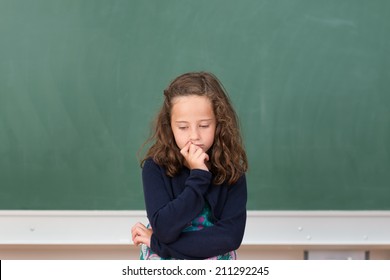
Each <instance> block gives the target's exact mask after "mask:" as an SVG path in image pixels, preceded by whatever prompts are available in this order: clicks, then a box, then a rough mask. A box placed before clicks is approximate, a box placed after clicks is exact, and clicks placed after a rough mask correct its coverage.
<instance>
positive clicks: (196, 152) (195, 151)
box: [180, 141, 209, 171]
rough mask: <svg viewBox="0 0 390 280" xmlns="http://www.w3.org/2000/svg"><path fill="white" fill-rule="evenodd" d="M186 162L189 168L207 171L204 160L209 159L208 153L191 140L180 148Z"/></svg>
mask: <svg viewBox="0 0 390 280" xmlns="http://www.w3.org/2000/svg"><path fill="white" fill-rule="evenodd" d="M180 153H181V154H182V155H183V157H184V159H185V160H186V163H187V165H188V167H189V168H190V169H202V170H206V171H209V169H208V168H207V165H206V162H207V161H209V155H208V154H207V153H205V152H204V151H203V149H202V148H201V147H199V146H197V145H195V144H192V142H191V141H190V142H188V143H187V144H186V145H185V146H184V147H183V149H181V150H180Z"/></svg>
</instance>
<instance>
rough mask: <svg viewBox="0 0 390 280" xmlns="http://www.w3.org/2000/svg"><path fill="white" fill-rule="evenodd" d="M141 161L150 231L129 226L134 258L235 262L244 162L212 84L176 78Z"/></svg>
mask: <svg viewBox="0 0 390 280" xmlns="http://www.w3.org/2000/svg"><path fill="white" fill-rule="evenodd" d="M164 96H165V100H164V104H163V106H162V108H161V110H160V112H159V114H158V116H157V119H156V123H155V131H154V134H153V135H152V137H151V138H150V141H153V144H152V146H151V147H150V149H149V150H148V152H147V155H146V157H145V159H144V160H143V161H142V163H141V166H142V168H143V169H142V179H143V187H144V195H145V204H146V212H147V216H148V219H149V223H150V226H148V227H146V226H145V225H143V224H141V223H137V224H136V225H134V226H133V227H132V239H133V242H134V244H135V245H137V246H138V245H141V255H140V258H141V259H235V258H236V253H235V250H236V249H237V248H238V247H239V246H240V244H241V241H242V238H243V235H244V229H245V222H246V202H247V187H246V179H245V172H246V170H247V166H248V163H247V157H246V154H245V151H244V148H243V144H242V140H241V136H240V131H239V126H238V119H237V115H236V113H235V111H234V109H233V107H232V105H231V102H230V100H229V98H228V96H227V94H226V92H225V90H224V88H223V86H222V84H221V83H220V82H219V81H218V79H217V78H216V77H215V76H214V75H212V74H210V73H205V72H199V73H187V74H183V75H181V76H179V77H178V78H176V79H175V80H174V81H173V82H172V83H171V84H170V85H169V86H168V88H167V89H166V90H165V91H164Z"/></svg>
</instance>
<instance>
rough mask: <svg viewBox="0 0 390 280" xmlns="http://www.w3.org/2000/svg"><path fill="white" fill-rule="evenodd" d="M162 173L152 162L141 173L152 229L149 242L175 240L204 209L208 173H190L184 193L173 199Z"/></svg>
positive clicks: (145, 165)
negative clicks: (152, 240) (153, 240)
mask: <svg viewBox="0 0 390 280" xmlns="http://www.w3.org/2000/svg"><path fill="white" fill-rule="evenodd" d="M163 173H164V171H163V170H162V169H161V167H160V166H158V165H157V164H156V163H155V162H154V161H152V160H151V159H149V160H147V161H145V164H144V167H143V170H142V180H143V186H144V196H145V204H146V212H147V216H148V219H149V222H150V225H151V227H152V229H153V236H152V239H158V240H159V241H160V242H163V243H171V242H173V241H175V240H176V239H177V238H178V237H179V235H180V234H181V232H182V230H183V229H184V228H185V227H186V226H187V224H188V223H189V222H190V221H191V220H192V219H194V218H195V217H196V216H197V214H199V213H200V212H201V211H202V209H203V207H204V203H205V202H204V198H203V196H204V194H205V193H206V191H207V189H208V187H209V185H210V181H211V173H210V172H207V171H204V170H198V169H195V170H191V172H190V176H189V177H188V178H187V180H186V186H185V188H184V190H183V192H182V193H181V194H180V195H179V196H178V197H176V198H175V199H173V200H172V197H171V196H170V195H169V193H168V190H167V188H166V182H165V180H164V178H165V179H166V175H165V174H163Z"/></svg>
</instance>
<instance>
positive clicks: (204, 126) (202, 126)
mask: <svg viewBox="0 0 390 280" xmlns="http://www.w3.org/2000/svg"><path fill="white" fill-rule="evenodd" d="M199 127H201V128H208V127H209V125H208V124H207V125H200V126H199Z"/></svg>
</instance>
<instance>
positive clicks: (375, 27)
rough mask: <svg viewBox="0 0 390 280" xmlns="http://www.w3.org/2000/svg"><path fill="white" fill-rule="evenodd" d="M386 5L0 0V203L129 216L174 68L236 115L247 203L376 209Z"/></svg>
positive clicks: (388, 164)
mask: <svg viewBox="0 0 390 280" xmlns="http://www.w3.org/2000/svg"><path fill="white" fill-rule="evenodd" d="M389 14H390V2H389V1H387V0H374V1H363V0H361V1H358V0H345V1H339V0H328V1H312V0H276V1H267V0H253V1H252V0H242V1H234V0H217V1H215V0H212V1H209V0H201V1H181V0H165V1H159V0H150V1H143V0H129V1H125V0H111V1H103V0H100V1H99V0H94V1H92V0H86V1H80V0H69V1H61V0H35V1H20V0H1V1H0V40H1V41H0V56H1V59H0V209H11V210H12V209H32V210H37V209H43V210H46V209H47V210H50V209H53V210H57V209H59V210H133V209H144V202H143V194H142V184H141V180H140V172H141V169H140V167H139V164H138V160H137V157H136V154H137V151H138V149H139V147H140V146H141V145H142V143H143V142H144V140H145V139H146V138H147V136H148V135H149V129H150V124H151V121H152V119H153V118H154V116H155V114H156V112H157V110H158V108H159V106H160V104H161V102H162V100H163V98H162V97H163V93H162V92H163V89H164V88H165V87H166V86H167V84H168V83H169V82H170V81H171V80H172V79H173V78H174V77H176V76H177V75H179V74H181V73H184V72H188V71H198V70H205V71H210V72H213V73H215V74H216V75H217V76H218V77H219V78H220V79H221V81H222V82H223V83H224V85H225V87H226V89H227V91H228V92H229V94H230V96H231V99H232V101H233V103H234V106H235V107H236V109H237V112H238V115H239V116H240V121H241V127H242V131H243V137H244V141H245V146H246V149H247V152H248V157H249V164H250V170H249V171H248V174H247V180H248V189H249V202H248V208H249V209H250V210H390V203H389V197H390V175H389V174H390V172H389V171H390V170H389V169H390V110H389V108H390V90H389V89H390V53H389V50H390V36H389V34H390V21H389Z"/></svg>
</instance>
